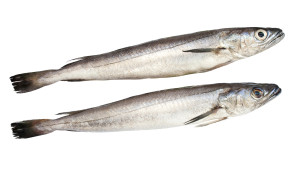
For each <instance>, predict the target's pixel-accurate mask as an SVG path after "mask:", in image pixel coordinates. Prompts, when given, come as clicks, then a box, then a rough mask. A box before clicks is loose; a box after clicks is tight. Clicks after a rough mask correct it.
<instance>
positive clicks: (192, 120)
mask: <svg viewBox="0 0 300 193" xmlns="http://www.w3.org/2000/svg"><path fill="white" fill-rule="evenodd" d="M219 109H220V107H217V108H214V109H212V110H210V111H208V112H206V113H204V114H201V115H199V116H197V117H194V118H192V119H191V120H189V121H187V122H185V123H184V124H185V125H188V124H191V123H194V122H196V121H199V120H201V119H204V118H205V117H207V116H209V115H211V114H213V113H216V112H217V111H218V110H219Z"/></svg>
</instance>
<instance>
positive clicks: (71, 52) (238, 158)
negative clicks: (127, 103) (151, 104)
mask: <svg viewBox="0 0 300 193" xmlns="http://www.w3.org/2000/svg"><path fill="white" fill-rule="evenodd" d="M296 2H297V1H263V0H259V1H256V0H250V1H233V0H226V1H219V2H218V1H200V0H197V1H188V0H184V1H162V0H161V1H154V0H151V1H145V2H143V1H128V0H127V1H107V2H104V1H88V0H85V1H81V2H78V1H48V2H45V1H33V0H27V1H6V2H4V1H1V4H0V20H1V30H0V34H1V36H0V38H1V41H0V49H1V50H0V53H1V71H0V73H1V76H0V79H1V80H0V84H1V127H0V128H1V130H0V132H1V134H0V137H1V139H0V143H1V144H0V148H1V152H0V153H1V157H0V163H1V164H0V191H1V192H30V193H34V192H105V193H112V192H130V193H135V192H138V193H147V192H155V193H160V192H161V193H167V192H186V193H194V192H205V193H206V192H207V193H220V192H230V193H241V192H242V193H248V192H249V193H253V192H255V193H269V192H270V193H276V192H289V193H296V192H297V193H299V192H300V156H299V153H300V151H299V150H300V131H299V129H300V127H299V121H300V117H299V107H300V106H299V96H300V92H299V89H300V87H299V80H300V78H299V43H300V42H299V37H300V36H299V32H300V27H299V6H298V5H297V4H296ZM247 26H248V27H250V26H251V27H252V26H253V27H254V26H261V27H279V28H281V29H283V31H284V32H285V33H286V37H285V39H284V40H283V41H282V42H280V43H279V44H278V45H276V46H275V47H273V48H271V49H269V50H267V51H265V52H263V53H261V54H258V55H256V56H253V57H250V58H248V59H245V60H240V61H238V62H235V63H233V64H230V65H228V66H226V67H222V68H219V69H217V70H214V71H212V72H208V73H203V74H195V75H189V76H184V77H177V78H168V79H156V80H127V81H90V82H79V83H68V82H59V83H56V84H54V85H51V86H47V87H44V88H42V89H40V90H37V91H34V92H31V93H27V94H16V93H15V92H14V91H13V88H12V86H11V83H10V81H9V77H10V76H12V75H15V74H18V73H24V72H31V71H39V70H46V69H56V68H60V67H61V66H63V65H64V64H65V62H66V61H67V60H69V59H72V58H76V57H80V56H85V55H92V54H100V53H104V52H108V51H112V50H115V49H118V48H122V47H126V46H131V45H135V44H138V43H142V42H145V41H149V40H154V39H158V38H162V37H168V36H173V35H180V34H185V33H192V32H196V31H203V30H209V29H217V28H226V27H247ZM217 82H260V83H276V84H278V85H279V86H280V87H281V88H282V90H283V92H282V94H281V95H280V96H279V97H278V98H276V99H275V100H273V101H272V102H270V103H269V104H267V105H266V106H264V107H262V108H261V109H258V110H256V111H254V112H252V113H250V114H247V115H244V116H240V117H236V118H231V119H229V120H226V121H222V122H220V123H216V124H212V125H209V126H207V127H202V128H195V127H191V126H187V127H179V128H171V129H162V130H152V131H138V132H115V133H113V132H112V133H79V132H67V131H65V132H63V131H60V132H54V133H51V134H49V135H44V136H40V137H36V138H31V139H25V140H18V139H14V138H13V136H12V133H11V128H10V123H11V122H16V121H22V120H28V119H38V118H56V116H55V114H56V113H59V112H64V111H72V110H79V109H84V108H89V107H95V106H99V105H101V104H105V103H108V102H112V101H116V100H119V99H123V98H126V97H129V96H133V95H136V94H141V93H145V92H150V91H154V90H160V89H166V88H174V87H181V86H188V85H201V84H208V83H217Z"/></svg>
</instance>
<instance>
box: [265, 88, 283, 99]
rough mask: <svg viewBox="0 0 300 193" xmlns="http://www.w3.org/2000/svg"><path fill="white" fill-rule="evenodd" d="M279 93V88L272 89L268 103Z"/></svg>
mask: <svg viewBox="0 0 300 193" xmlns="http://www.w3.org/2000/svg"><path fill="white" fill-rule="evenodd" d="M280 93H281V88H279V87H278V86H277V87H276V88H274V89H273V90H272V91H271V93H270V98H269V100H268V101H271V100H272V99H274V98H275V97H277V96H278V95H280Z"/></svg>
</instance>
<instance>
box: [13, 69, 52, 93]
mask: <svg viewBox="0 0 300 193" xmlns="http://www.w3.org/2000/svg"><path fill="white" fill-rule="evenodd" d="M49 71H52V70H46V71H40V72H31V73H24V74H17V75H14V76H11V77H10V78H9V79H10V81H11V82H12V85H13V87H14V90H15V91H16V92H17V93H26V92H30V91H33V90H36V89H39V88H41V87H43V86H46V85H48V84H49V83H40V82H39V81H38V80H39V78H41V77H42V76H43V75H45V74H46V73H48V72H49ZM50 84H51V83H50Z"/></svg>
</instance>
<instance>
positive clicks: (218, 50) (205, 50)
mask: <svg viewBox="0 0 300 193" xmlns="http://www.w3.org/2000/svg"><path fill="white" fill-rule="evenodd" d="M224 49H226V48H223V47H222V48H200V49H192V50H183V52H192V53H205V52H215V53H219V52H220V51H221V50H224Z"/></svg>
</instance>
